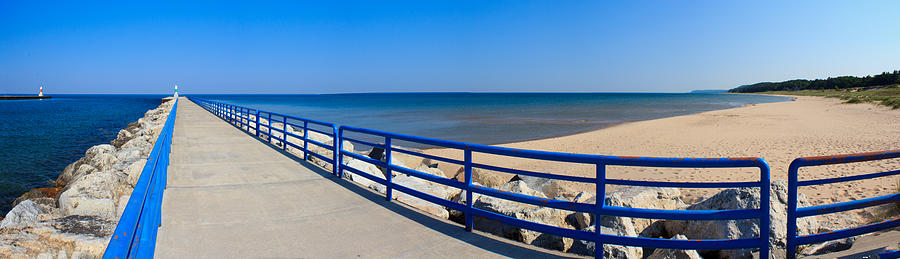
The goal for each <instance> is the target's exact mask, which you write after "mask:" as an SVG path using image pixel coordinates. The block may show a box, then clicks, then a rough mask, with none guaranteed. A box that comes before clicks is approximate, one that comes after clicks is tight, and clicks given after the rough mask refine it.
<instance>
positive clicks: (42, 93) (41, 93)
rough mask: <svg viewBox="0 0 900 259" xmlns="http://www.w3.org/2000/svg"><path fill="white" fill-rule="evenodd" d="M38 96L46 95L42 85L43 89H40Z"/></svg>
mask: <svg viewBox="0 0 900 259" xmlns="http://www.w3.org/2000/svg"><path fill="white" fill-rule="evenodd" d="M38 96H44V86H43V85H42V86H41V89H40V90H38Z"/></svg>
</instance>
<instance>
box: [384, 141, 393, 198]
mask: <svg viewBox="0 0 900 259" xmlns="http://www.w3.org/2000/svg"><path fill="white" fill-rule="evenodd" d="M384 155H385V158H384V162H385V166H384V172H385V173H384V179H386V180H387V184H386V185H385V186H384V187H385V192H384V198H385V199H387V200H388V201H391V200H393V199H394V195H393V188H391V186H392V185H393V184H394V183H393V180H391V179H392V178H393V177H391V159H392V158H391V138H390V137H384Z"/></svg>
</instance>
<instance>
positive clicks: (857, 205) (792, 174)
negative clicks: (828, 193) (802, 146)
mask: <svg viewBox="0 0 900 259" xmlns="http://www.w3.org/2000/svg"><path fill="white" fill-rule="evenodd" d="M894 158H900V150H891V151H882V152H871V153H859V154H847V155H835V156H817V157H801V158H797V159H794V161H792V162H791V165H790V167H789V168H788V211H787V214H788V215H787V216H788V224H787V256H788V258H795V257H796V254H797V248H798V246H801V245H808V244H815V243H821V242H827V241H831V240H836V239H841V238H847V237H851V236H858V235H863V234H867V233H872V232H875V231H880V230H884V229H890V228H895V227H900V218H893V219H887V220H884V221H881V222H876V223H872V224H867V225H863V226H857V227H850V228H846V229H841V230H835V231H830V232H825V233H817V234H810V235H805V236H803V235H798V233H797V219H798V218H803V217H812V216H817V215H824V214H831V213H837V212H842V211H848V210H855V209H862V208H867V207H872V206H878V205H882V204H887V203H891V202H900V194H888V195H882V196H878V197H871V198H866V199H860V200H854V201H846V202H837V203H831V204H824V205H818V206H810V207H802V208H798V207H797V206H798V205H797V202H798V201H797V200H798V196H797V195H798V188H799V187H801V186H813V185H822V184H833V183H841V182H848V181H858V180H865V179H872V178H878V177H885V176H893V175H900V170H894V171H886V172H879V173H869V174H861V175H853V176H844V177H835V178H825V179H814V180H803V181H800V180H799V172H800V169H801V168H804V167H815V166H823V165H835V164H847V163H858V162H866V161H876V160H885V159H894Z"/></svg>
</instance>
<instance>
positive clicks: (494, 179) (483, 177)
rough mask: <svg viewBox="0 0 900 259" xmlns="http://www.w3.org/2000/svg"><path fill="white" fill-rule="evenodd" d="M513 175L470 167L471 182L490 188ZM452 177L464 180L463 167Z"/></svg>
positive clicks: (464, 171) (495, 186)
mask: <svg viewBox="0 0 900 259" xmlns="http://www.w3.org/2000/svg"><path fill="white" fill-rule="evenodd" d="M513 177H514V175H511V174H507V173H501V172H494V171H488V170H484V169H481V168H472V182H475V183H479V184H481V185H483V186H487V187H490V188H497V187H498V186H501V185H504V184H506V183H508V182H510V180H511V179H512V178H513ZM453 179H456V180H457V181H459V182H463V183H464V182H466V170H465V167H460V168H459V170H457V171H456V175H454V176H453ZM542 195H543V194H542Z"/></svg>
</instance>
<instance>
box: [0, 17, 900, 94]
mask: <svg viewBox="0 0 900 259" xmlns="http://www.w3.org/2000/svg"><path fill="white" fill-rule="evenodd" d="M125 2H127V3H125ZM180 2H191V3H180ZM686 2H687V1H619V2H605V1H404V2H383V1H358V2H357V1H320V2H305V1H291V2H262V1H243V2H241V3H225V2H219V1H216V2H213V1H210V2H199V1H176V2H164V1H149V2H143V3H138V2H134V1H111V2H93V1H87V2H86V1H60V2H56V1H5V0H0V93H33V92H35V91H36V89H37V88H38V86H40V85H44V88H45V91H46V92H47V93H168V92H170V88H171V86H172V84H173V83H178V84H179V86H180V88H181V92H182V93H188V94H190V93H346V92H409V91H442V92H444V91H480V92H485V91H486V92H495V91H496V92H508V91H527V92H534V91H553V92H559V91H566V92H568V91H577V92H683V91H689V90H692V89H727V88H733V87H736V86H738V85H742V84H749V83H755V82H759V81H781V80H787V79H794V78H821V77H828V76H839V75H866V74H873V73H880V72H883V71H891V70H895V69H900V16H898V10H900V1H773V2H764V1H696V2H690V3H686Z"/></svg>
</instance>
